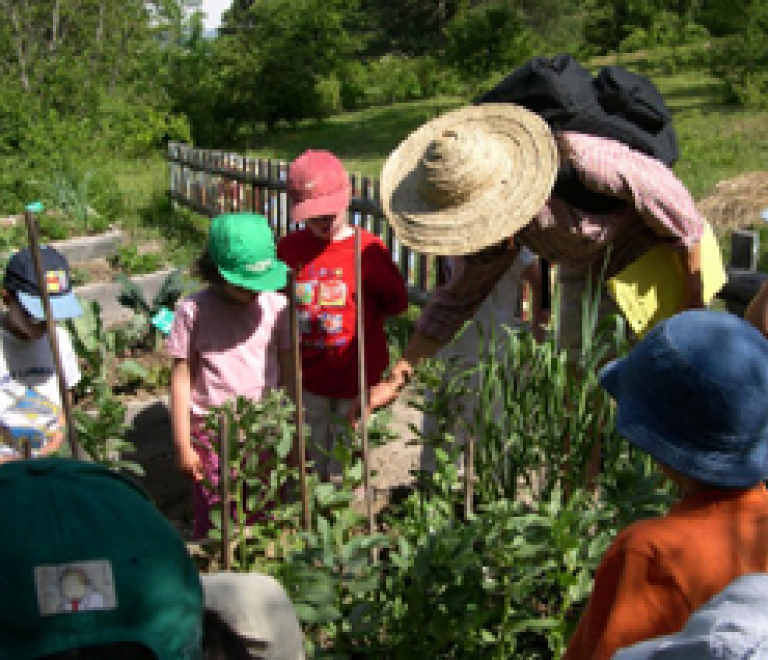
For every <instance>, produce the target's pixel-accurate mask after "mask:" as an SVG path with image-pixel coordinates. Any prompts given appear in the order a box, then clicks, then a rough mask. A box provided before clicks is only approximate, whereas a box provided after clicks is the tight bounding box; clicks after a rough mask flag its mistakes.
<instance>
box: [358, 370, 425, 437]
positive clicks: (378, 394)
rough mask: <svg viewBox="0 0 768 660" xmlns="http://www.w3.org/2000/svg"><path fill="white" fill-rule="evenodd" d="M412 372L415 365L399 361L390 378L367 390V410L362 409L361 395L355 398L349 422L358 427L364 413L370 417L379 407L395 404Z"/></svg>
mask: <svg viewBox="0 0 768 660" xmlns="http://www.w3.org/2000/svg"><path fill="white" fill-rule="evenodd" d="M412 374H413V367H411V365H410V364H409V363H408V362H406V361H405V360H400V361H399V362H397V364H395V366H394V367H393V368H392V373H391V374H390V376H389V378H387V379H386V380H383V381H381V382H380V383H379V384H378V385H374V386H373V387H371V388H369V389H368V391H367V392H366V401H365V404H366V405H365V410H362V406H361V403H362V402H361V401H360V397H357V398H356V399H355V403H354V405H353V406H352V408H351V409H350V411H349V414H348V416H347V419H348V420H349V423H350V424H352V425H353V426H354V427H355V428H357V425H358V421H359V420H360V419H361V417H362V416H363V415H365V416H366V417H368V416H369V415H370V414H371V413H372V412H374V411H376V410H378V409H379V408H384V407H386V406H389V405H391V404H393V403H394V402H395V400H396V399H397V397H398V395H399V394H400V392H401V391H402V389H403V388H404V387H405V386H406V385H407V384H408V381H409V380H410V379H411V375H412Z"/></svg>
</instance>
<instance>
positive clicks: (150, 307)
mask: <svg viewBox="0 0 768 660" xmlns="http://www.w3.org/2000/svg"><path fill="white" fill-rule="evenodd" d="M115 281H117V282H118V283H119V284H120V287H121V288H120V292H119V294H118V296H117V301H118V302H119V303H120V304H121V305H123V306H124V307H127V308H128V309H130V310H131V311H133V313H134V318H135V320H136V323H138V324H139V327H140V328H141V337H140V339H139V340H138V342H137V344H138V345H139V346H141V347H144V348H149V349H151V350H154V351H159V350H160V349H161V346H162V340H163V335H162V333H161V332H160V331H159V330H158V329H157V328H155V326H154V325H153V324H152V317H153V316H154V315H155V314H157V312H158V311H160V309H162V308H163V307H165V308H168V309H173V308H174V306H175V305H176V301H177V300H178V299H179V298H180V297H181V296H182V295H184V293H185V292H186V291H187V290H188V288H189V284H188V283H187V282H186V281H185V279H184V277H183V275H182V271H181V270H180V269H178V268H177V269H175V270H173V271H171V272H170V273H169V274H168V275H167V276H166V278H165V279H164V280H163V283H162V284H161V285H160V290H159V291H158V292H157V295H156V296H155V297H154V298H153V299H152V301H151V302H148V301H147V299H146V298H145V296H144V292H143V291H142V289H141V287H140V286H139V285H138V284H136V283H135V282H134V281H132V280H131V279H130V278H128V277H126V276H125V275H124V274H123V273H119V274H118V275H117V276H116V277H115Z"/></svg>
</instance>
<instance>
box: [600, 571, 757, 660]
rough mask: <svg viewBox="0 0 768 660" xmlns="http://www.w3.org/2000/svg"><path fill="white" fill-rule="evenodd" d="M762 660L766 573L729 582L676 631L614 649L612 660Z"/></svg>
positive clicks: (745, 576)
mask: <svg viewBox="0 0 768 660" xmlns="http://www.w3.org/2000/svg"><path fill="white" fill-rule="evenodd" d="M692 659H695V660H747V659H749V660H768V575H765V574H762V573H754V574H751V575H744V576H742V577H740V578H738V579H737V580H735V581H733V582H731V584H729V585H728V586H727V587H726V588H725V589H723V590H722V591H721V592H720V593H719V594H717V595H716V596H714V597H712V598H711V599H710V600H709V601H707V602H706V603H705V604H704V605H702V606H701V607H700V608H699V609H698V610H696V611H695V612H694V613H693V614H692V615H691V618H690V619H688V623H687V624H686V625H685V628H683V629H682V630H681V631H680V632H679V633H676V634H674V635H664V636H663V637H657V638H655V639H649V640H647V641H645V642H640V643H638V644H635V645H633V646H629V647H627V648H625V649H621V650H619V651H617V652H616V653H615V654H614V656H613V660H692Z"/></svg>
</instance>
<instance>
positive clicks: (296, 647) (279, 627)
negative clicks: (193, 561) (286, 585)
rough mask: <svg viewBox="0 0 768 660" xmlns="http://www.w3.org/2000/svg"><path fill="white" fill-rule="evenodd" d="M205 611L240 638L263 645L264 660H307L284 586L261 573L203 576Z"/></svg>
mask: <svg viewBox="0 0 768 660" xmlns="http://www.w3.org/2000/svg"><path fill="white" fill-rule="evenodd" d="M200 579H201V581H202V583H203V594H204V596H205V608H206V609H207V610H212V611H214V612H216V614H218V616H219V618H220V619H221V620H222V621H223V622H224V623H226V624H227V625H228V626H229V627H230V628H231V629H232V630H233V632H235V633H237V634H238V635H239V636H240V637H242V638H244V639H247V640H250V641H254V642H260V647H261V648H260V649H259V652H258V657H259V658H263V659H264V660H304V639H303V637H302V634H301V627H300V626H299V621H298V619H297V618H296V612H295V611H294V609H293V605H292V604H291V601H290V600H289V598H288V594H286V592H285V589H283V587H282V586H281V585H280V583H279V582H278V581H277V580H275V579H273V578H271V577H269V576H268V575H260V574H258V573H223V572H222V573H212V574H209V575H201V576H200Z"/></svg>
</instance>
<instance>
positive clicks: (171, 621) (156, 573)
mask: <svg viewBox="0 0 768 660" xmlns="http://www.w3.org/2000/svg"><path fill="white" fill-rule="evenodd" d="M0 498H2V501H3V507H2V509H0V512H1V513H0V516H1V517H2V521H3V522H2V527H3V539H2V543H0V565H2V566H3V571H1V572H0V658H3V659H4V658H8V659H10V658H13V660H27V659H31V658H38V657H40V656H45V655H50V654H54V653H60V652H63V651H68V650H70V649H76V648H80V647H88V646H102V645H108V644H117V643H120V642H132V643H134V644H140V645H142V646H144V647H146V648H147V649H149V650H150V651H152V652H153V653H154V654H155V656H156V657H157V658H158V660H199V659H200V658H201V656H202V619H203V595H202V587H201V584H200V577H199V575H198V572H197V569H196V567H195V565H194V563H193V561H192V559H191V557H190V556H189V554H188V552H187V550H186V546H185V545H184V541H183V539H182V538H181V537H180V536H179V534H178V533H177V532H176V530H174V528H173V527H172V526H171V524H170V523H169V522H168V521H167V520H166V519H165V518H164V517H163V516H162V514H161V513H160V512H159V511H158V510H157V508H156V507H155V505H154V504H153V503H152V502H151V501H150V500H149V499H148V498H147V497H146V495H145V494H144V493H143V491H142V490H141V489H140V488H139V487H138V486H137V485H136V484H134V483H133V482H132V481H131V480H129V479H128V478H126V477H123V476H121V475H119V474H117V473H116V472H114V471H112V470H109V469H107V468H105V467H103V466H100V465H98V464H95V463H84V462H81V461H75V460H72V459H67V458H39V459H33V460H27V461H12V462H9V463H5V464H3V465H0Z"/></svg>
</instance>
